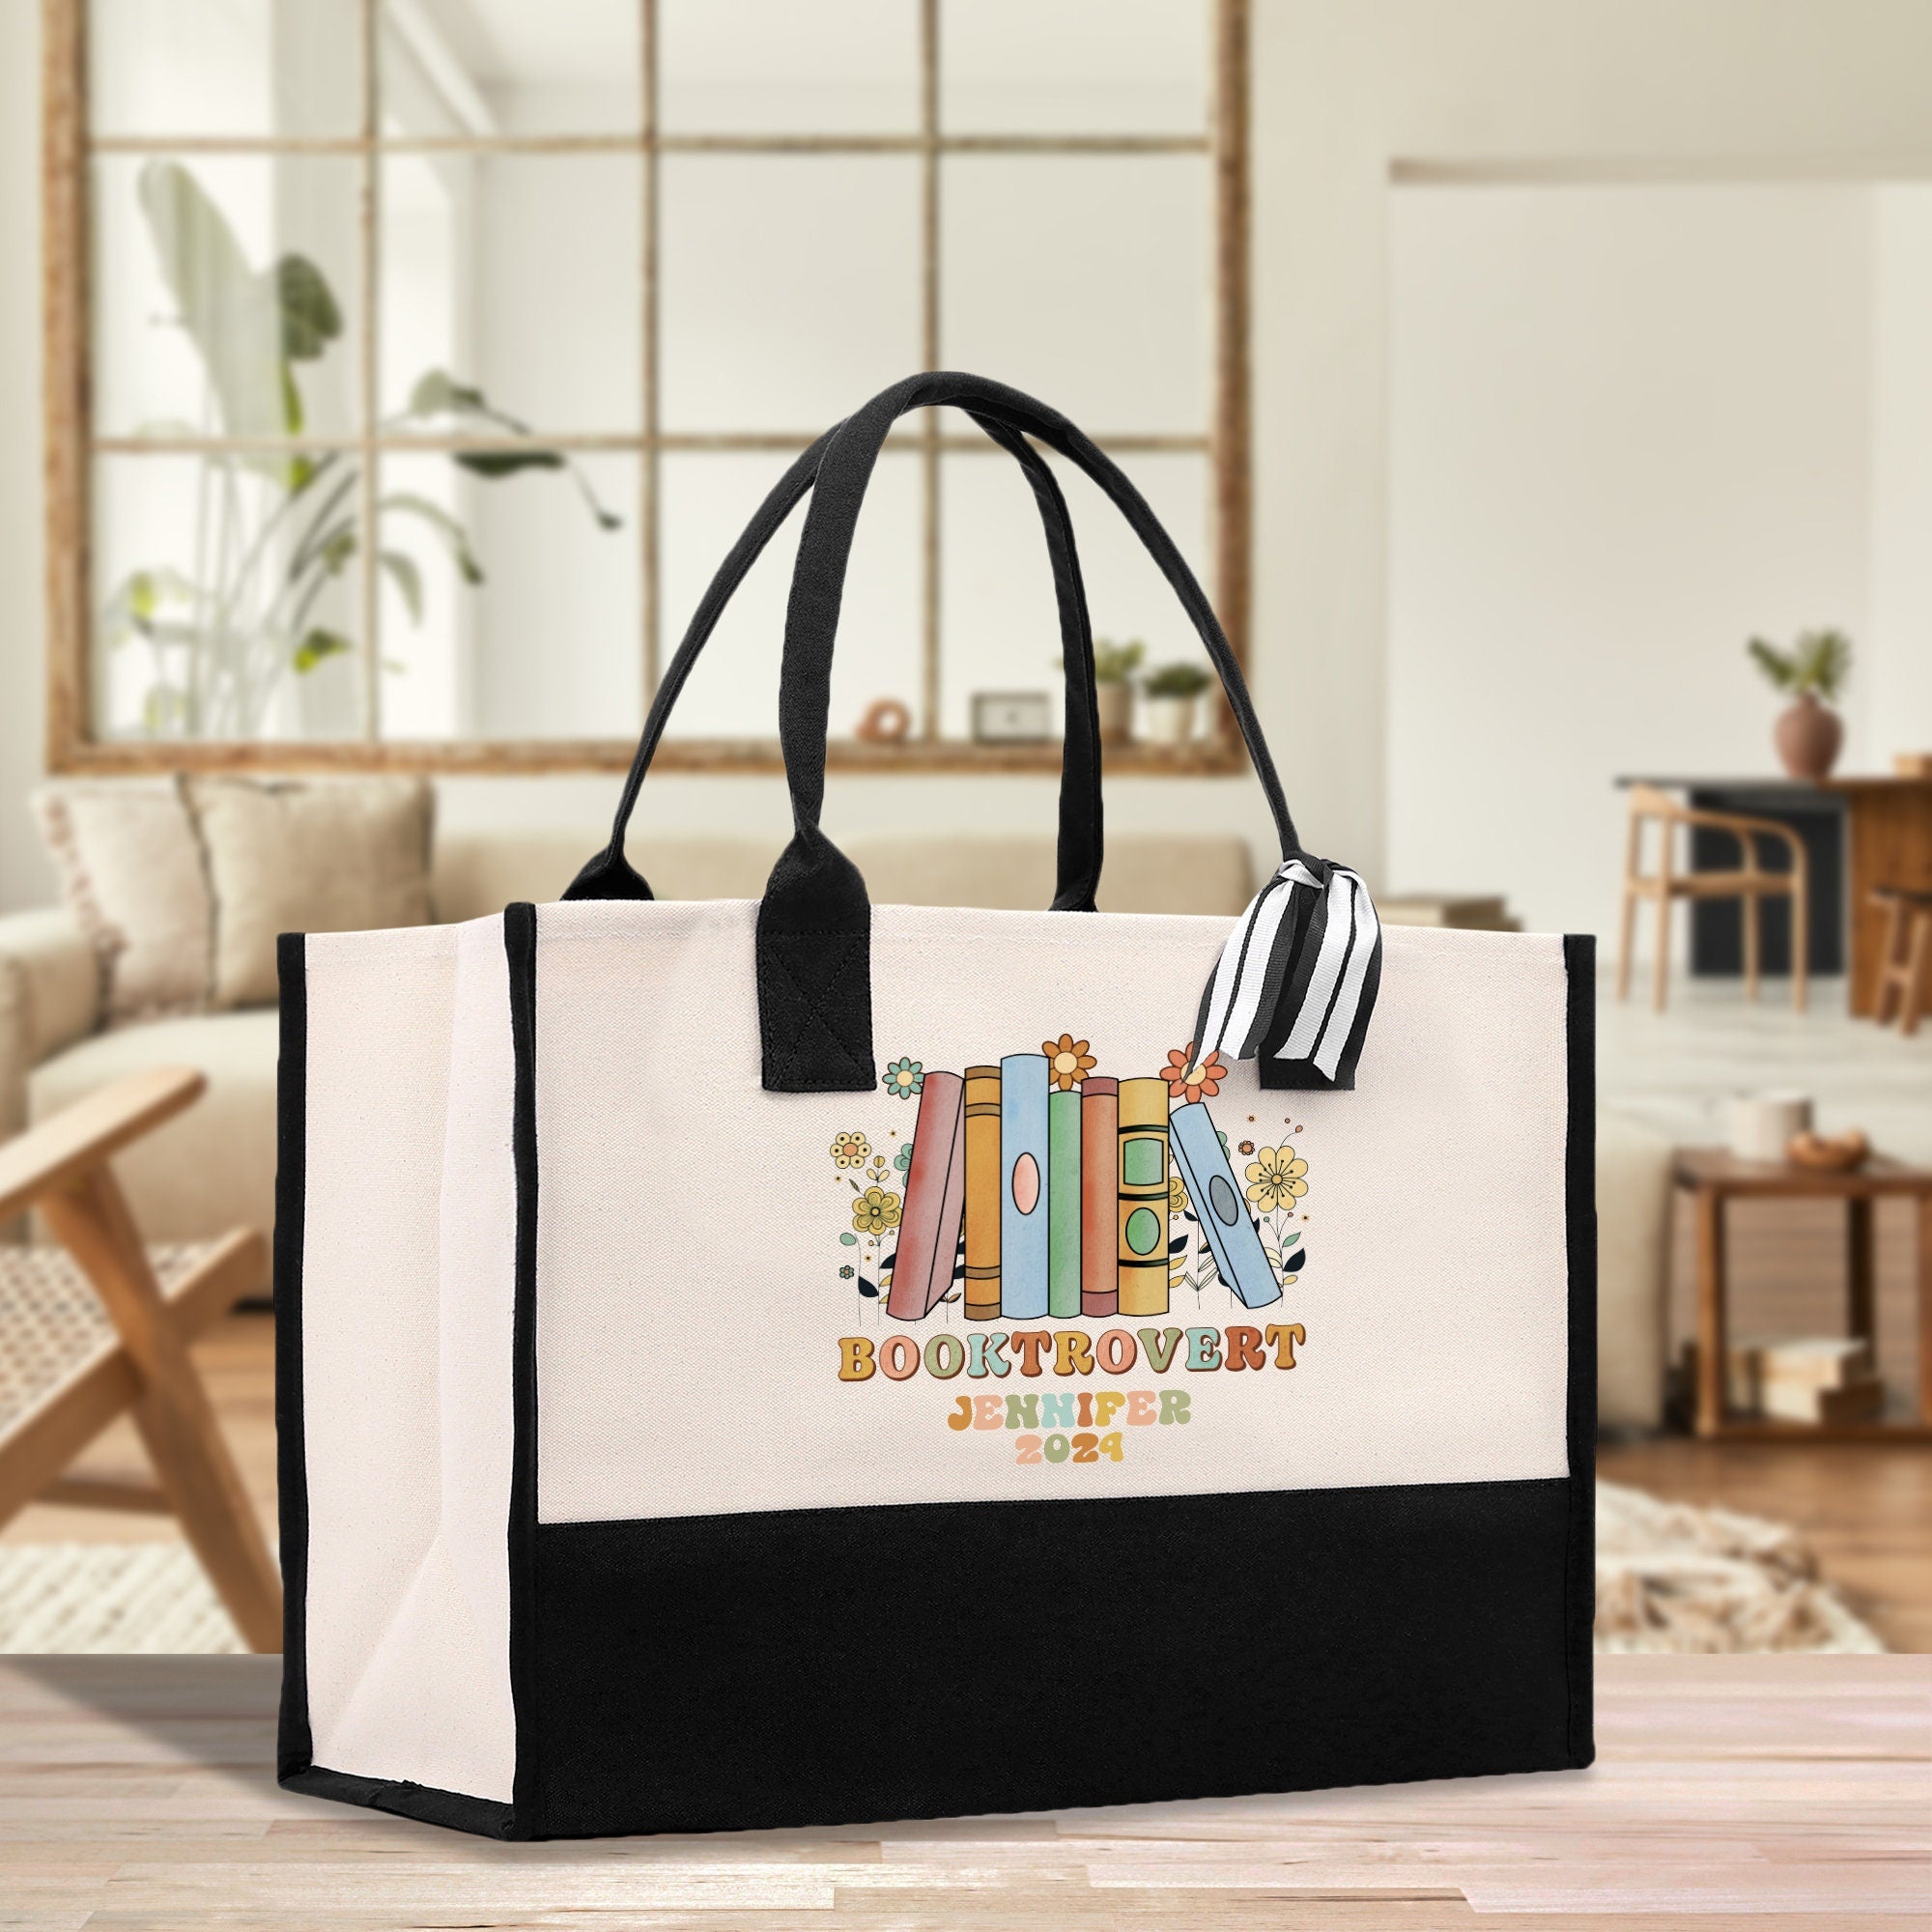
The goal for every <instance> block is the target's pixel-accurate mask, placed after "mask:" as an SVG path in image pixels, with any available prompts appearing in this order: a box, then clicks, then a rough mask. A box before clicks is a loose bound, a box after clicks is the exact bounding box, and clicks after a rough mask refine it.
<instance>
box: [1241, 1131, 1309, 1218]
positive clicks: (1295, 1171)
mask: <svg viewBox="0 0 1932 1932" xmlns="http://www.w3.org/2000/svg"><path fill="white" fill-rule="evenodd" d="M1307 1172H1308V1163H1307V1162H1306V1161H1305V1160H1303V1159H1302V1157H1301V1156H1300V1155H1299V1154H1298V1153H1296V1152H1295V1151H1294V1150H1293V1148H1286V1147H1285V1148H1263V1149H1262V1150H1261V1151H1260V1152H1259V1153H1257V1154H1256V1156H1255V1157H1254V1159H1253V1160H1251V1161H1249V1163H1248V1183H1249V1185H1248V1199H1249V1200H1250V1201H1252V1202H1253V1203H1254V1204H1255V1206H1256V1207H1257V1208H1260V1209H1261V1210H1262V1212H1263V1213H1264V1214H1272V1213H1273V1212H1274V1211H1275V1209H1276V1208H1292V1207H1293V1205H1294V1203H1295V1202H1296V1201H1298V1200H1299V1199H1300V1198H1301V1196H1302V1195H1304V1194H1306V1193H1307V1192H1308V1182H1307V1181H1306V1180H1305V1179H1303V1178H1302V1177H1303V1176H1304V1175H1306V1174H1307Z"/></svg>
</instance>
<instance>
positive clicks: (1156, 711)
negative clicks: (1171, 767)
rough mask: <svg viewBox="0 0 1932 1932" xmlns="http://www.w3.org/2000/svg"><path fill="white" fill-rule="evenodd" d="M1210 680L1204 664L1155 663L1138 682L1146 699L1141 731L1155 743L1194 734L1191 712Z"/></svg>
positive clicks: (1182, 739)
mask: <svg viewBox="0 0 1932 1932" xmlns="http://www.w3.org/2000/svg"><path fill="white" fill-rule="evenodd" d="M1213 681H1214V679H1213V675H1212V673H1211V672H1210V671H1209V670H1208V667H1207V666H1206V665H1200V664H1190V663H1188V662H1186V661H1185V660H1183V661H1182V662H1181V663H1179V664H1165V665H1159V666H1156V667H1155V668H1154V669H1152V670H1151V671H1150V672H1149V673H1148V674H1147V676H1146V677H1145V678H1144V679H1143V680H1142V682H1141V696H1143V697H1145V698H1146V699H1147V723H1146V726H1145V730H1144V735H1145V736H1146V737H1147V738H1149V739H1150V740H1151V741H1152V742H1153V743H1154V744H1156V745H1184V744H1186V743H1187V742H1188V740H1189V739H1190V738H1192V737H1193V736H1194V714H1195V713H1196V712H1197V711H1198V710H1199V709H1200V706H1201V694H1202V693H1203V692H1204V691H1206V690H1207V689H1208V686H1209V685H1210V684H1212V683H1213Z"/></svg>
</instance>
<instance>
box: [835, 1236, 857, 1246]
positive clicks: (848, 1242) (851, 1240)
mask: <svg viewBox="0 0 1932 1932" xmlns="http://www.w3.org/2000/svg"><path fill="white" fill-rule="evenodd" d="M838 1238H839V1240H840V1241H841V1242H842V1243H843V1244H844V1245H845V1246H846V1247H848V1248H856V1247H857V1246H858V1245H859V1237H858V1236H857V1235H850V1234H847V1235H840V1236H838Z"/></svg>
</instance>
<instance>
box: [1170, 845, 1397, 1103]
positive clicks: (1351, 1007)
mask: <svg viewBox="0 0 1932 1932" xmlns="http://www.w3.org/2000/svg"><path fill="white" fill-rule="evenodd" d="M1381 976H1382V928H1381V923H1380V921H1378V919H1377V918H1376V908H1375V902H1374V901H1373V900H1372V899H1371V898H1370V897H1369V889H1368V887H1367V886H1365V885H1363V883H1362V881H1361V879H1360V877H1359V876H1358V875H1357V874H1356V873H1354V872H1351V871H1350V869H1349V867H1347V866H1338V865H1336V864H1335V863H1334V862H1333V861H1331V860H1328V859H1311V858H1309V857H1308V856H1307V854H1306V853H1297V854H1296V855H1295V856H1294V857H1293V858H1292V859H1289V860H1286V861H1284V862H1283V864H1282V867H1281V869H1280V870H1279V871H1277V872H1276V873H1275V875H1274V876H1273V878H1271V879H1270V880H1269V881H1268V882H1267V884H1266V885H1264V887H1263V888H1262V889H1261V891H1260V892H1258V893H1257V894H1256V895H1255V896H1254V897H1253V898H1252V899H1251V900H1250V901H1249V902H1248V909H1247V911H1246V912H1244V913H1243V914H1242V915H1241V917H1240V920H1239V922H1238V923H1236V927H1235V929H1234V931H1233V932H1232V933H1230V934H1229V935H1228V943H1227V945H1226V946H1224V947H1223V948H1222V949H1221V957H1220V960H1219V962H1218V963H1217V964H1216V966H1215V968H1214V974H1213V977H1212V978H1211V979H1210V980H1208V985H1207V989H1206V990H1205V991H1204V992H1203V993H1202V995H1201V1011H1200V1013H1199V1015H1198V1016H1197V1018H1196V1020H1195V1025H1194V1037H1195V1040H1196V1042H1197V1045H1196V1047H1195V1051H1194V1057H1195V1059H1197V1060H1201V1061H1205V1060H1206V1059H1207V1058H1208V1055H1209V1054H1211V1053H1215V1052H1220V1053H1222V1054H1223V1055H1225V1056H1226V1057H1227V1058H1229V1059H1232V1060H1255V1061H1257V1062H1258V1063H1259V1065H1258V1071H1259V1072H1260V1075H1261V1084H1262V1085H1263V1086H1264V1087H1294V1088H1311V1087H1313V1088H1351V1087H1353V1086H1354V1084H1355V1061H1356V1059H1357V1058H1358V1057H1359V1055H1360V1053H1361V1051H1362V1038H1363V1036H1364V1035H1365V1034H1366V1033H1367V1032H1368V1029H1369V1015H1370V1014H1371V1013H1373V1012H1374V1011H1375V1009H1376V991H1377V989H1378V987H1379V985H1380V984H1381Z"/></svg>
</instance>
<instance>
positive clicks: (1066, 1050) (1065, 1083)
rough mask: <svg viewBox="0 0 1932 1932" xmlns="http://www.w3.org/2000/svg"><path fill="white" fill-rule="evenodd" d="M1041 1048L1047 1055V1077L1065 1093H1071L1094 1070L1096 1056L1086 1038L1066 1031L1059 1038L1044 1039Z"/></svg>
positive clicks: (1050, 1082)
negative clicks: (1088, 1045)
mask: <svg viewBox="0 0 1932 1932" xmlns="http://www.w3.org/2000/svg"><path fill="white" fill-rule="evenodd" d="M1039 1050H1040V1051H1041V1052H1042V1053H1043V1054H1045V1055H1046V1077H1047V1081H1048V1083H1049V1084H1050V1085H1052V1086H1054V1087H1057V1088H1058V1089H1059V1090H1060V1091H1061V1092H1062V1093H1063V1094H1070V1093H1071V1092H1072V1091H1073V1089H1074V1088H1076V1087H1077V1086H1079V1084H1080V1083H1081V1081H1083V1080H1084V1079H1086V1077H1087V1076H1088V1074H1090V1073H1092V1072H1093V1070H1094V1056H1093V1055H1092V1054H1091V1053H1089V1052H1088V1051H1087V1042H1086V1041H1085V1040H1084V1039H1075V1038H1074V1037H1073V1036H1072V1035H1071V1034H1070V1033H1064V1034H1062V1035H1061V1036H1060V1037H1059V1038H1058V1039H1043V1040H1041V1041H1040V1043H1039Z"/></svg>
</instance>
